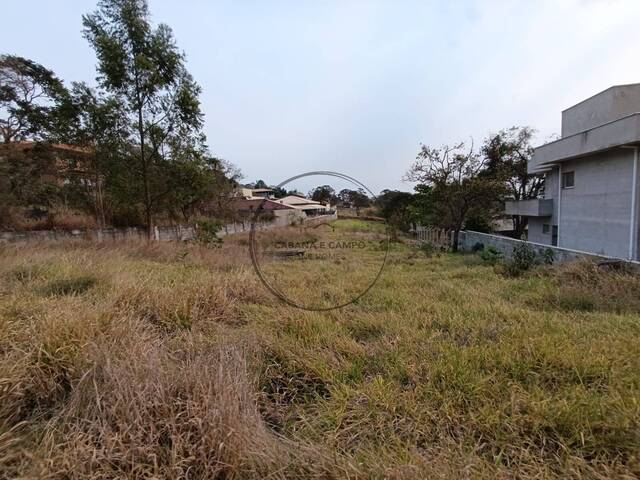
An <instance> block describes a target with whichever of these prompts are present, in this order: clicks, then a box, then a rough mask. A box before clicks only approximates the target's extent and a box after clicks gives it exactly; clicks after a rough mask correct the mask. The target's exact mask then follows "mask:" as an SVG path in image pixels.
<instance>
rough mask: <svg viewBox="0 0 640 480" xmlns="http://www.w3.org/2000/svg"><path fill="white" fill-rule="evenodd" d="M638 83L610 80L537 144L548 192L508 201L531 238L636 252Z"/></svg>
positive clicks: (534, 163) (536, 163) (537, 166)
mask: <svg viewBox="0 0 640 480" xmlns="http://www.w3.org/2000/svg"><path fill="white" fill-rule="evenodd" d="M639 148H640V84H632V85H621V86H615V87H611V88H609V89H607V90H605V91H603V92H600V93H598V94H597V95H594V96H593V97H591V98H588V99H586V100H584V101H582V102H580V103H578V104H577V105H574V106H573V107H570V108H568V109H567V110H565V111H563V112H562V137H561V138H560V139H558V140H556V141H553V142H550V143H547V144H545V145H542V146H540V147H538V148H536V149H535V151H534V154H533V157H532V159H531V160H530V162H529V164H528V171H529V172H530V173H542V174H544V176H545V188H544V198H540V199H533V200H523V201H511V202H506V206H505V212H506V213H507V214H509V215H522V216H527V217H529V222H528V224H529V231H528V239H529V240H530V241H532V242H537V243H542V244H547V245H556V246H559V247H565V248H570V249H574V250H580V251H584V252H590V253H597V254H603V255H608V256H613V257H618V258H627V259H631V260H638V259H639V252H638V238H639V235H638V233H639V232H638V209H639V204H638V175H639V173H640V172H638V149H639Z"/></svg>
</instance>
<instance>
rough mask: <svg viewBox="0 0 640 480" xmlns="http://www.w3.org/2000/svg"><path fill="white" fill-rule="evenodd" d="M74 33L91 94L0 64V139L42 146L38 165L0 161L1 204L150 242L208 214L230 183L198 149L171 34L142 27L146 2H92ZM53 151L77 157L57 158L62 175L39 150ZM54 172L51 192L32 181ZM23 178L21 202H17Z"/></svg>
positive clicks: (41, 70) (191, 104)
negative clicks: (74, 218)
mask: <svg viewBox="0 0 640 480" xmlns="http://www.w3.org/2000/svg"><path fill="white" fill-rule="evenodd" d="M82 22H83V26H84V29H83V34H84V37H85V39H86V40H87V41H88V42H89V43H90V45H91V46H92V47H93V49H94V51H95V52H96V56H97V60H98V62H97V73H98V76H97V85H98V86H97V88H91V87H89V86H88V85H87V84H85V83H72V84H71V87H70V88H67V87H66V86H65V85H64V83H63V82H62V81H61V80H60V79H59V78H57V76H56V75H55V74H54V73H53V72H52V71H51V70H48V69H47V68H45V67H43V66H41V65H39V64H37V63H35V62H33V61H31V60H28V59H25V58H21V57H17V56H13V55H3V56H1V57H0V139H1V140H2V142H3V144H4V146H5V147H7V146H10V145H11V144H15V145H19V144H20V142H24V141H36V142H41V146H40V147H39V148H38V149H36V150H37V151H39V154H38V155H35V154H34V153H33V151H31V152H30V153H29V154H28V155H26V154H25V152H24V150H21V149H19V148H17V149H11V148H4V149H3V152H4V153H1V154H0V175H1V176H2V178H3V184H2V185H0V187H1V188H2V191H1V195H2V200H3V201H4V205H14V206H24V205H29V204H31V205H32V204H38V205H44V206H50V205H52V204H54V203H55V202H57V201H60V199H61V198H64V199H65V201H66V202H71V204H72V206H73V207H75V208H80V209H84V210H88V211H91V212H92V213H93V214H94V215H95V216H96V218H97V219H98V220H99V222H100V223H103V224H104V223H120V224H144V225H146V226H148V227H149V230H150V231H151V228H152V227H153V225H154V222H155V220H156V218H158V217H163V218H178V217H182V218H189V217H190V216H192V215H194V214H195V213H197V212H198V211H201V210H202V209H203V208H204V207H205V206H208V207H211V206H213V207H214V208H215V205H216V203H219V202H220V201H221V199H223V198H227V197H228V195H227V193H228V192H229V190H230V189H232V188H233V187H234V186H235V181H236V179H237V178H238V177H239V172H238V171H237V170H236V169H235V168H234V167H233V166H232V165H230V164H228V163H226V162H224V161H223V160H221V159H218V158H216V157H214V156H212V155H211V154H210V152H209V150H208V147H207V145H206V139H205V136H204V133H203V123H204V118H203V114H202V111H201V109H200V101H199V95H200V91H201V90H200V87H199V86H198V85H197V83H196V82H195V81H194V79H193V78H192V76H191V75H190V74H189V73H188V71H187V69H186V64H185V57H184V54H183V53H182V52H180V50H179V49H178V47H177V46H176V43H175V39H174V37H173V34H172V32H171V29H170V28H169V27H168V26H167V25H164V24H160V25H157V26H153V25H152V24H151V21H150V12H149V9H148V6H147V3H146V1H145V0H102V1H100V2H99V4H98V9H97V10H96V11H95V12H93V13H91V14H88V15H85V16H83V19H82ZM59 143H63V144H70V145H73V146H75V147H78V149H76V150H74V152H75V154H71V155H65V156H64V158H65V162H66V164H67V165H66V168H63V169H60V161H59V157H60V155H59V152H56V151H55V150H54V149H53V148H49V149H48V148H47V146H48V145H49V146H50V145H54V144H59ZM83 150H84V151H85V152H87V154H86V155H82V151H83ZM78 152H80V154H78ZM26 157H28V158H26ZM45 167H46V168H45ZM56 167H57V173H58V176H60V175H62V176H63V177H64V178H63V179H62V181H59V180H60V179H59V178H58V179H57V181H52V179H51V176H43V175H42V172H44V171H47V170H49V169H56ZM71 173H73V174H71ZM25 178H27V179H28V180H29V182H28V183H30V185H31V188H30V190H32V191H33V192H32V195H25V194H24V190H23V189H22V186H23V184H24V183H25V180H24V179H25Z"/></svg>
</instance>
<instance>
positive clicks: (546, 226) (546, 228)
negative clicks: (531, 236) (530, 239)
mask: <svg viewBox="0 0 640 480" xmlns="http://www.w3.org/2000/svg"><path fill="white" fill-rule="evenodd" d="M550 231H551V225H549V224H548V223H544V224H543V225H542V233H546V234H548V233H549V232H550Z"/></svg>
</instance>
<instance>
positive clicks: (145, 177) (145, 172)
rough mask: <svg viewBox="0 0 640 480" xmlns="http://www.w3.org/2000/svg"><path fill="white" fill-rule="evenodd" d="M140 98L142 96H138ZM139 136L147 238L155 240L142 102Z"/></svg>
mask: <svg viewBox="0 0 640 480" xmlns="http://www.w3.org/2000/svg"><path fill="white" fill-rule="evenodd" d="M138 98H140V95H139V94H138ZM138 134H139V135H140V161H141V165H142V184H143V190H144V213H145V220H146V223H147V236H148V238H149V240H151V239H153V218H152V217H151V192H150V191H149V172H148V169H147V158H146V157H145V151H144V121H143V119H142V102H141V101H140V100H139V102H138Z"/></svg>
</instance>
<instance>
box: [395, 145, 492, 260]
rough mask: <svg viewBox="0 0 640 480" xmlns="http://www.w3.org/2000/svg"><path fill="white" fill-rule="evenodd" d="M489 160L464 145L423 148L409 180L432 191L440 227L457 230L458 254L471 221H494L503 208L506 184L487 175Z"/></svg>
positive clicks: (436, 219) (455, 231)
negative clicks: (496, 214) (477, 219)
mask: <svg viewBox="0 0 640 480" xmlns="http://www.w3.org/2000/svg"><path fill="white" fill-rule="evenodd" d="M485 168H486V161H485V159H484V158H483V157H482V156H481V155H479V154H478V153H476V152H475V151H474V149H473V147H471V148H470V149H469V150H468V151H467V150H465V149H464V144H463V143H460V144H458V145H455V146H453V147H449V146H444V147H442V148H431V147H428V146H426V145H422V146H421V148H420V151H419V152H418V155H417V158H416V161H415V162H414V164H413V165H412V166H411V168H410V169H409V171H408V172H407V174H406V176H405V177H406V179H407V180H409V181H415V182H418V183H420V184H423V185H428V186H430V187H431V188H432V190H431V193H430V196H431V199H432V201H433V208H434V217H435V221H436V223H437V224H438V225H440V226H442V227H444V228H448V229H451V230H453V232H454V235H453V245H452V248H453V250H454V251H456V250H457V249H458V239H459V233H460V230H461V229H462V228H463V226H464V225H465V222H466V221H467V220H468V219H469V218H471V217H474V218H478V217H483V218H487V219H490V218H492V217H493V216H494V215H495V212H496V211H497V209H498V208H499V204H498V202H497V201H496V200H497V199H498V198H500V196H501V195H502V194H503V192H504V186H503V184H502V182H500V181H499V180H496V179H494V178H491V177H488V176H486V175H483V171H484V170H485Z"/></svg>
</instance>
